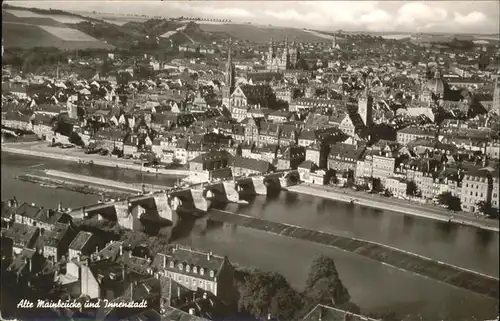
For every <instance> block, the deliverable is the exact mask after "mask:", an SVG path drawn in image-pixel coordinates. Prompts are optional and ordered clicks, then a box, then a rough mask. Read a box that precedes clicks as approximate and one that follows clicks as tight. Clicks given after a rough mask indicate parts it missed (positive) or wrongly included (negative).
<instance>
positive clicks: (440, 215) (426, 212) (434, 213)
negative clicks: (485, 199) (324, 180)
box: [286, 183, 499, 232]
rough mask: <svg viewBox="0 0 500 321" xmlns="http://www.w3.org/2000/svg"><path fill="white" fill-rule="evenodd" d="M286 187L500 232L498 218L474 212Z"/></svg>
mask: <svg viewBox="0 0 500 321" xmlns="http://www.w3.org/2000/svg"><path fill="white" fill-rule="evenodd" d="M286 189H287V190H288V191H290V192H295V193H301V194H307V195H313V196H319V197H323V198H327V199H331V200H335V201H340V202H346V203H350V202H351V201H352V200H354V203H355V204H356V205H360V206H367V207H371V208H376V209H381V210H386V211H392V212H396V213H400V214H407V215H412V216H418V217H423V218H427V219H433V220H438V221H443V222H450V223H455V224H462V225H467V226H472V227H476V228H481V229H485V230H490V231H494V232H499V222H498V221H497V220H492V219H487V218H480V217H474V216H473V214H472V213H470V214H469V213H463V212H462V213H451V212H446V211H445V210H440V209H433V208H428V207H426V206H421V205H417V204H413V203H409V202H404V201H401V200H396V199H390V198H382V197H380V196H375V195H367V194H366V193H362V192H354V191H350V190H348V189H343V190H340V189H338V188H334V187H329V186H317V185H309V184H304V183H302V184H300V185H295V186H290V187H287V188H286ZM344 192H345V193H344Z"/></svg>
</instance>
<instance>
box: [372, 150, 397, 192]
mask: <svg viewBox="0 0 500 321" xmlns="http://www.w3.org/2000/svg"><path fill="white" fill-rule="evenodd" d="M395 165H396V159H395V158H394V157H393V156H392V155H391V154H390V153H386V154H385V155H382V153H380V155H373V156H372V176H373V178H379V179H380V182H381V183H382V184H384V183H385V179H386V178H387V177H390V176H392V175H393V174H394V168H395Z"/></svg>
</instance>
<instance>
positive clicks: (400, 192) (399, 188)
mask: <svg viewBox="0 0 500 321" xmlns="http://www.w3.org/2000/svg"><path fill="white" fill-rule="evenodd" d="M407 186H408V181H406V180H405V179H403V178H400V177H388V178H387V179H386V180H385V188H386V189H387V190H389V191H390V192H391V193H392V196H393V197H396V198H400V199H406V198H407V197H406V190H407Z"/></svg>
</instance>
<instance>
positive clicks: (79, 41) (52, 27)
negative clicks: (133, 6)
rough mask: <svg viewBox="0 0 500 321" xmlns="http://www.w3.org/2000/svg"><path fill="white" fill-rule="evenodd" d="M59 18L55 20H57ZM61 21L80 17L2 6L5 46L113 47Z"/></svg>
mask: <svg viewBox="0 0 500 321" xmlns="http://www.w3.org/2000/svg"><path fill="white" fill-rule="evenodd" d="M56 19H58V20H56ZM62 21H66V22H67V23H75V22H78V21H82V19H78V18H77V17H72V16H71V15H64V14H39V13H35V12H31V11H29V10H14V9H5V10H2V38H3V45H4V47H5V48H26V49H27V48H34V47H56V48H60V49H64V50H74V49H112V48H113V46H110V45H108V44H106V43H104V42H102V41H100V40H98V39H95V38H93V37H91V36H89V35H87V34H85V33H83V32H81V31H79V30H77V29H73V28H70V27H69V26H68V25H66V24H64V23H63V22H62Z"/></svg>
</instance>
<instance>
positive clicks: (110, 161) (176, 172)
mask: <svg viewBox="0 0 500 321" xmlns="http://www.w3.org/2000/svg"><path fill="white" fill-rule="evenodd" d="M1 151H2V152H6V153H13V154H20V155H26V156H36V157H43V158H51V159H57V160H63V161H68V162H76V163H84V164H90V163H91V164H94V165H99V166H106V167H113V168H122V169H131V170H136V171H142V172H144V173H150V174H159V175H168V176H178V177H185V176H189V171H188V170H183V169H164V168H159V169H158V170H156V169H155V168H147V167H143V166H141V165H139V164H134V160H132V159H123V158H117V157H110V156H102V155H96V154H85V153H84V152H83V150H82V149H79V148H69V149H61V148H57V147H48V146H47V143H46V142H20V143H2V145H1Z"/></svg>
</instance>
